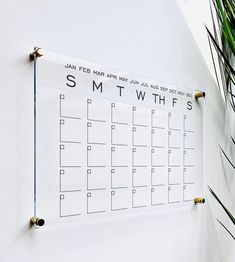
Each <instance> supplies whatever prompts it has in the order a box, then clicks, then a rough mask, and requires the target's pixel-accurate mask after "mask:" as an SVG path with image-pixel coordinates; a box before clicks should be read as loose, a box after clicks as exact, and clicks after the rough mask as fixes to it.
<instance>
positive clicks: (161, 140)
mask: <svg viewBox="0 0 235 262" xmlns="http://www.w3.org/2000/svg"><path fill="white" fill-rule="evenodd" d="M151 135H152V147H167V130H165V129H159V128H154V129H152V131H151Z"/></svg>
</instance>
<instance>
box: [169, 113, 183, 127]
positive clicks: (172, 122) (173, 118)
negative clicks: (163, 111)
mask: <svg viewBox="0 0 235 262" xmlns="http://www.w3.org/2000/svg"><path fill="white" fill-rule="evenodd" d="M168 117H169V129H172V130H182V129H183V116H182V115H181V114H179V113H169V114H168Z"/></svg>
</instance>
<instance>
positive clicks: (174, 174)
mask: <svg viewBox="0 0 235 262" xmlns="http://www.w3.org/2000/svg"><path fill="white" fill-rule="evenodd" d="M168 179H169V185H176V184H181V183H182V182H183V169H182V168H181V167H171V168H168Z"/></svg>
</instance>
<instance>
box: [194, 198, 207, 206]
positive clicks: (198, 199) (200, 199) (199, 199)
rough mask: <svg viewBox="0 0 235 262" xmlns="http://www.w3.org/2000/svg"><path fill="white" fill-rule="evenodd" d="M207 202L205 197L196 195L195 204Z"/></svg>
mask: <svg viewBox="0 0 235 262" xmlns="http://www.w3.org/2000/svg"><path fill="white" fill-rule="evenodd" d="M205 202H206V200H205V198H201V197H195V198H194V204H195V205H196V204H204V203H205Z"/></svg>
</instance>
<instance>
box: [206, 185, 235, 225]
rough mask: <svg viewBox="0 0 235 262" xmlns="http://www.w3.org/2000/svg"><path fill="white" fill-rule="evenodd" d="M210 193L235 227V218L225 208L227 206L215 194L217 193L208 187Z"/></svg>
mask: <svg viewBox="0 0 235 262" xmlns="http://www.w3.org/2000/svg"><path fill="white" fill-rule="evenodd" d="M208 188H209V191H210V193H211V194H212V195H213V197H214V198H215V199H216V200H217V202H218V203H219V204H220V205H221V207H222V208H223V210H224V211H225V212H226V214H227V215H228V217H229V218H230V220H231V221H232V223H233V224H234V225H235V218H234V216H233V215H232V214H231V213H230V212H229V210H228V209H227V208H226V207H225V205H224V204H223V203H222V202H221V201H220V199H219V198H218V196H217V195H216V194H215V192H214V191H213V190H212V189H211V188H210V187H209V186H208Z"/></svg>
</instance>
